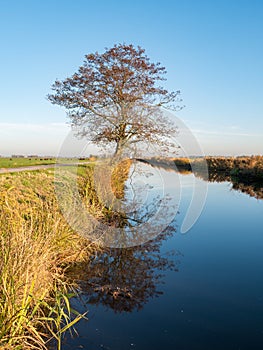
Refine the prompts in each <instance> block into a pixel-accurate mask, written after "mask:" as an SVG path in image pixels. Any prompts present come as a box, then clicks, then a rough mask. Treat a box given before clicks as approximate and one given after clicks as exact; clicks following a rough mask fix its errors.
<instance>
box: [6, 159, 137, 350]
mask: <svg viewBox="0 0 263 350" xmlns="http://www.w3.org/2000/svg"><path fill="white" fill-rule="evenodd" d="M130 165H131V162H130V161H126V162H122V163H121V164H120V165H118V166H117V167H115V168H113V169H112V167H110V166H108V165H107V164H104V163H103V164H102V165H97V167H96V169H97V170H98V169H99V171H100V173H101V174H102V175H103V176H106V177H105V180H108V179H107V176H109V179H110V180H111V188H112V191H113V193H114V196H115V197H116V198H119V199H120V198H122V197H123V195H124V182H125V180H126V179H127V178H128V175H129V169H130ZM100 167H101V168H100ZM59 169H60V176H56V175H55V173H54V169H46V170H41V171H39V170H38V171H33V170H31V171H25V172H19V173H10V174H2V175H1V176H0V349H1V350H3V349H45V350H46V349H49V348H50V344H51V342H52V343H54V344H56V347H57V349H60V347H61V338H62V335H63V333H64V332H66V331H67V330H68V329H70V328H71V327H72V326H74V324H75V323H76V322H78V321H79V320H80V319H81V317H82V315H78V314H75V312H74V311H73V310H72V309H71V307H70V298H71V297H72V295H73V294H72V291H73V290H74V289H75V288H78V285H77V283H76V281H75V280H74V278H72V276H69V275H68V270H69V269H71V268H72V267H73V266H76V265H78V264H83V263H85V264H86V263H87V264H88V263H89V260H90V258H91V257H92V256H94V255H96V254H98V253H99V252H100V251H102V248H101V246H100V242H99V241H97V242H96V244H95V243H93V241H92V239H91V238H92V237H91V235H89V234H90V232H87V237H83V236H81V235H79V234H78V233H76V232H74V231H73V230H72V229H71V227H70V226H69V224H68V222H67V221H66V220H65V218H64V217H63V215H62V213H61V207H60V205H59V203H58V198H57V192H56V188H58V186H60V187H62V188H64V189H65V191H64V193H66V194H67V195H68V197H67V198H66V202H67V204H68V205H70V203H71V201H72V200H73V201H74V198H73V197H72V196H71V192H70V191H71V184H72V182H71V181H76V178H75V175H74V172H75V171H76V169H77V187H78V192H79V194H80V196H81V198H82V200H83V204H84V205H85V206H86V209H87V210H88V211H89V213H90V214H92V215H93V217H94V218H96V219H97V220H101V221H103V222H106V223H109V222H110V223H111V225H113V224H118V219H119V217H117V216H116V213H115V211H114V210H113V209H112V208H111V207H105V204H104V202H103V201H102V197H103V195H104V193H100V191H101V188H96V186H95V183H94V180H95V179H94V169H95V163H94V162H93V163H92V162H90V163H89V164H86V165H79V164H78V166H77V165H75V166H72V167H71V166H66V167H60V168H59ZM73 175H74V176H73ZM100 180H102V179H100ZM54 181H55V186H54ZM66 188H67V189H69V191H68V192H67V190H66ZM89 237H90V238H89Z"/></svg>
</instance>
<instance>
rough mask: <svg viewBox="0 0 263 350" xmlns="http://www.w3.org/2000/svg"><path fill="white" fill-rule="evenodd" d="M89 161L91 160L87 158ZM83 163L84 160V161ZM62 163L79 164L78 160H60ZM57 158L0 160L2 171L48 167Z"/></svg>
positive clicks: (55, 161)
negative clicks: (36, 166)
mask: <svg viewBox="0 0 263 350" xmlns="http://www.w3.org/2000/svg"><path fill="white" fill-rule="evenodd" d="M85 160H89V158H85ZM82 161H83V160H82ZM59 162H60V163H74V162H78V159H77V158H59ZM56 163H57V159H56V158H44V157H43V158H41V157H39V158H12V157H3V158H0V169H1V168H19V167H25V166H31V165H32V166H33V165H48V164H56Z"/></svg>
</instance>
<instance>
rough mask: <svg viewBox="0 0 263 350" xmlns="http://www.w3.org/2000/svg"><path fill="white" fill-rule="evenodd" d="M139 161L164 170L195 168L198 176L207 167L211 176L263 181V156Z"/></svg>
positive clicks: (189, 169)
mask: <svg viewBox="0 0 263 350" xmlns="http://www.w3.org/2000/svg"><path fill="white" fill-rule="evenodd" d="M139 160H140V161H144V162H149V163H150V164H152V165H155V166H162V167H164V168H169V167H176V168H177V169H178V170H179V171H183V170H185V171H191V170H192V167H194V172H197V174H198V169H199V168H200V169H202V170H204V165H205V166H206V167H207V171H208V173H209V175H211V174H213V173H216V174H224V175H225V176H234V177H236V178H238V179H240V180H241V179H244V180H247V179H249V180H251V181H261V180H263V156H242V157H214V156H213V157H203V158H200V157H197V158H166V159H162V158H150V159H139Z"/></svg>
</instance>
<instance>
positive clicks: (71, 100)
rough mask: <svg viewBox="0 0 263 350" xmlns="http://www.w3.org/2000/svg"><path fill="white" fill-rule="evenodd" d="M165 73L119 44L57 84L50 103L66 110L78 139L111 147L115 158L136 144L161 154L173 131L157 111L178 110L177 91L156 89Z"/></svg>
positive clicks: (136, 49)
mask: <svg viewBox="0 0 263 350" xmlns="http://www.w3.org/2000/svg"><path fill="white" fill-rule="evenodd" d="M165 74H166V71H165V68H164V67H161V66H160V63H151V62H150V60H149V58H148V57H147V56H146V55H145V50H144V49H142V48H141V47H139V46H138V47H134V46H133V45H126V44H118V45H115V46H114V47H112V48H110V49H106V51H105V52H104V53H102V54H99V53H98V52H96V53H94V54H93V53H92V54H88V55H86V56H85V60H84V63H83V65H82V66H80V67H79V69H78V71H77V72H76V73H75V74H73V75H72V76H71V77H69V78H67V79H65V80H63V81H58V80H57V81H56V82H55V83H54V84H53V86H52V89H53V91H54V93H53V94H50V95H48V99H49V100H50V101H51V102H52V103H53V104H58V105H60V106H63V107H65V108H66V110H67V112H68V116H69V118H70V120H71V125H72V127H74V128H77V130H78V134H79V135H80V136H82V137H85V138H86V139H87V140H89V141H91V142H93V143H95V144H97V145H103V146H105V145H106V146H107V145H111V144H114V145H115V146H114V147H115V148H114V149H115V156H117V155H119V154H122V152H123V150H124V148H130V147H132V148H133V146H135V145H138V144H140V143H146V144H148V145H150V144H151V145H157V146H158V147H160V148H162V149H165V148H167V147H169V146H173V143H171V142H170V141H168V139H169V137H170V136H172V135H174V133H175V132H176V127H175V125H174V124H173V123H172V121H171V120H168V119H167V118H166V117H165V116H164V115H163V113H162V109H161V107H165V108H168V109H172V110H177V109H178V108H179V107H178V104H179V103H180V102H181V100H180V99H179V94H180V92H179V91H175V92H168V91H167V90H166V89H165V88H163V87H161V86H159V83H160V82H161V81H164V80H166V79H165V77H164V76H165Z"/></svg>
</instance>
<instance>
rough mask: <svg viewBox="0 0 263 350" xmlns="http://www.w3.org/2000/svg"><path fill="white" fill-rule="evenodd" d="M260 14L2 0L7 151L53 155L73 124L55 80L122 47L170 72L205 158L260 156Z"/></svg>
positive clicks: (254, 5)
mask: <svg viewBox="0 0 263 350" xmlns="http://www.w3.org/2000/svg"><path fill="white" fill-rule="evenodd" d="M262 18H263V2H262V1H261V0H258V1H257V0H250V1H244V0H221V1H217V0H214V1H211V0H210V1H205V0H199V1H196V0H184V1H182V0H180V1H178V0H163V1H153V0H144V1H142V0H141V1H139V0H133V1H123V0H122V1H119V0H112V1H106V0H98V1H89V0H71V1H69V0H53V1H52V0H45V1H40V0H39V1H29V0H24V1H19V0H13V1H12V0H2V1H1V7H0V32H1V56H0V61H1V64H0V77H1V85H0V96H1V112H0V154H1V155H10V154H13V153H22V154H32V153H34V154H35V153H36V154H42V155H44V154H53V155H56V154H57V153H58V152H59V148H60V145H61V143H62V142H63V140H64V138H65V137H66V135H67V133H68V131H69V127H68V126H67V125H66V122H67V117H66V113H65V111H64V110H63V109H62V108H60V107H57V106H54V105H51V104H50V103H49V102H48V101H47V100H46V95H47V94H48V93H49V92H50V86H51V84H52V83H53V82H54V80H55V79H56V78H58V79H63V78H65V77H67V76H69V75H71V74H73V73H74V72H75V71H76V69H77V68H78V67H79V65H81V64H82V62H83V58H84V55H85V54H87V53H90V52H94V51H99V52H102V51H103V50H104V48H105V47H111V46H112V45H114V44H115V43H123V42H125V43H133V44H134V45H141V46H142V47H143V48H145V49H146V53H147V54H148V56H149V57H150V58H151V60H152V61H160V62H161V63H162V65H164V66H165V67H166V69H167V82H166V83H165V84H166V86H167V87H168V88H169V89H171V90H178V89H179V90H181V93H182V98H183V101H184V105H185V108H184V109H183V110H182V111H181V112H179V113H177V117H179V118H180V119H182V121H183V122H185V123H186V125H187V126H188V127H189V128H190V129H191V131H192V133H193V134H194V135H195V137H196V138H197V139H198V141H199V143H200V145H201V147H202V148H203V150H204V152H205V154H208V155H209V154H218V155H241V154H262V153H263V96H262V95H263V45H262V43H263V21H262Z"/></svg>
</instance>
